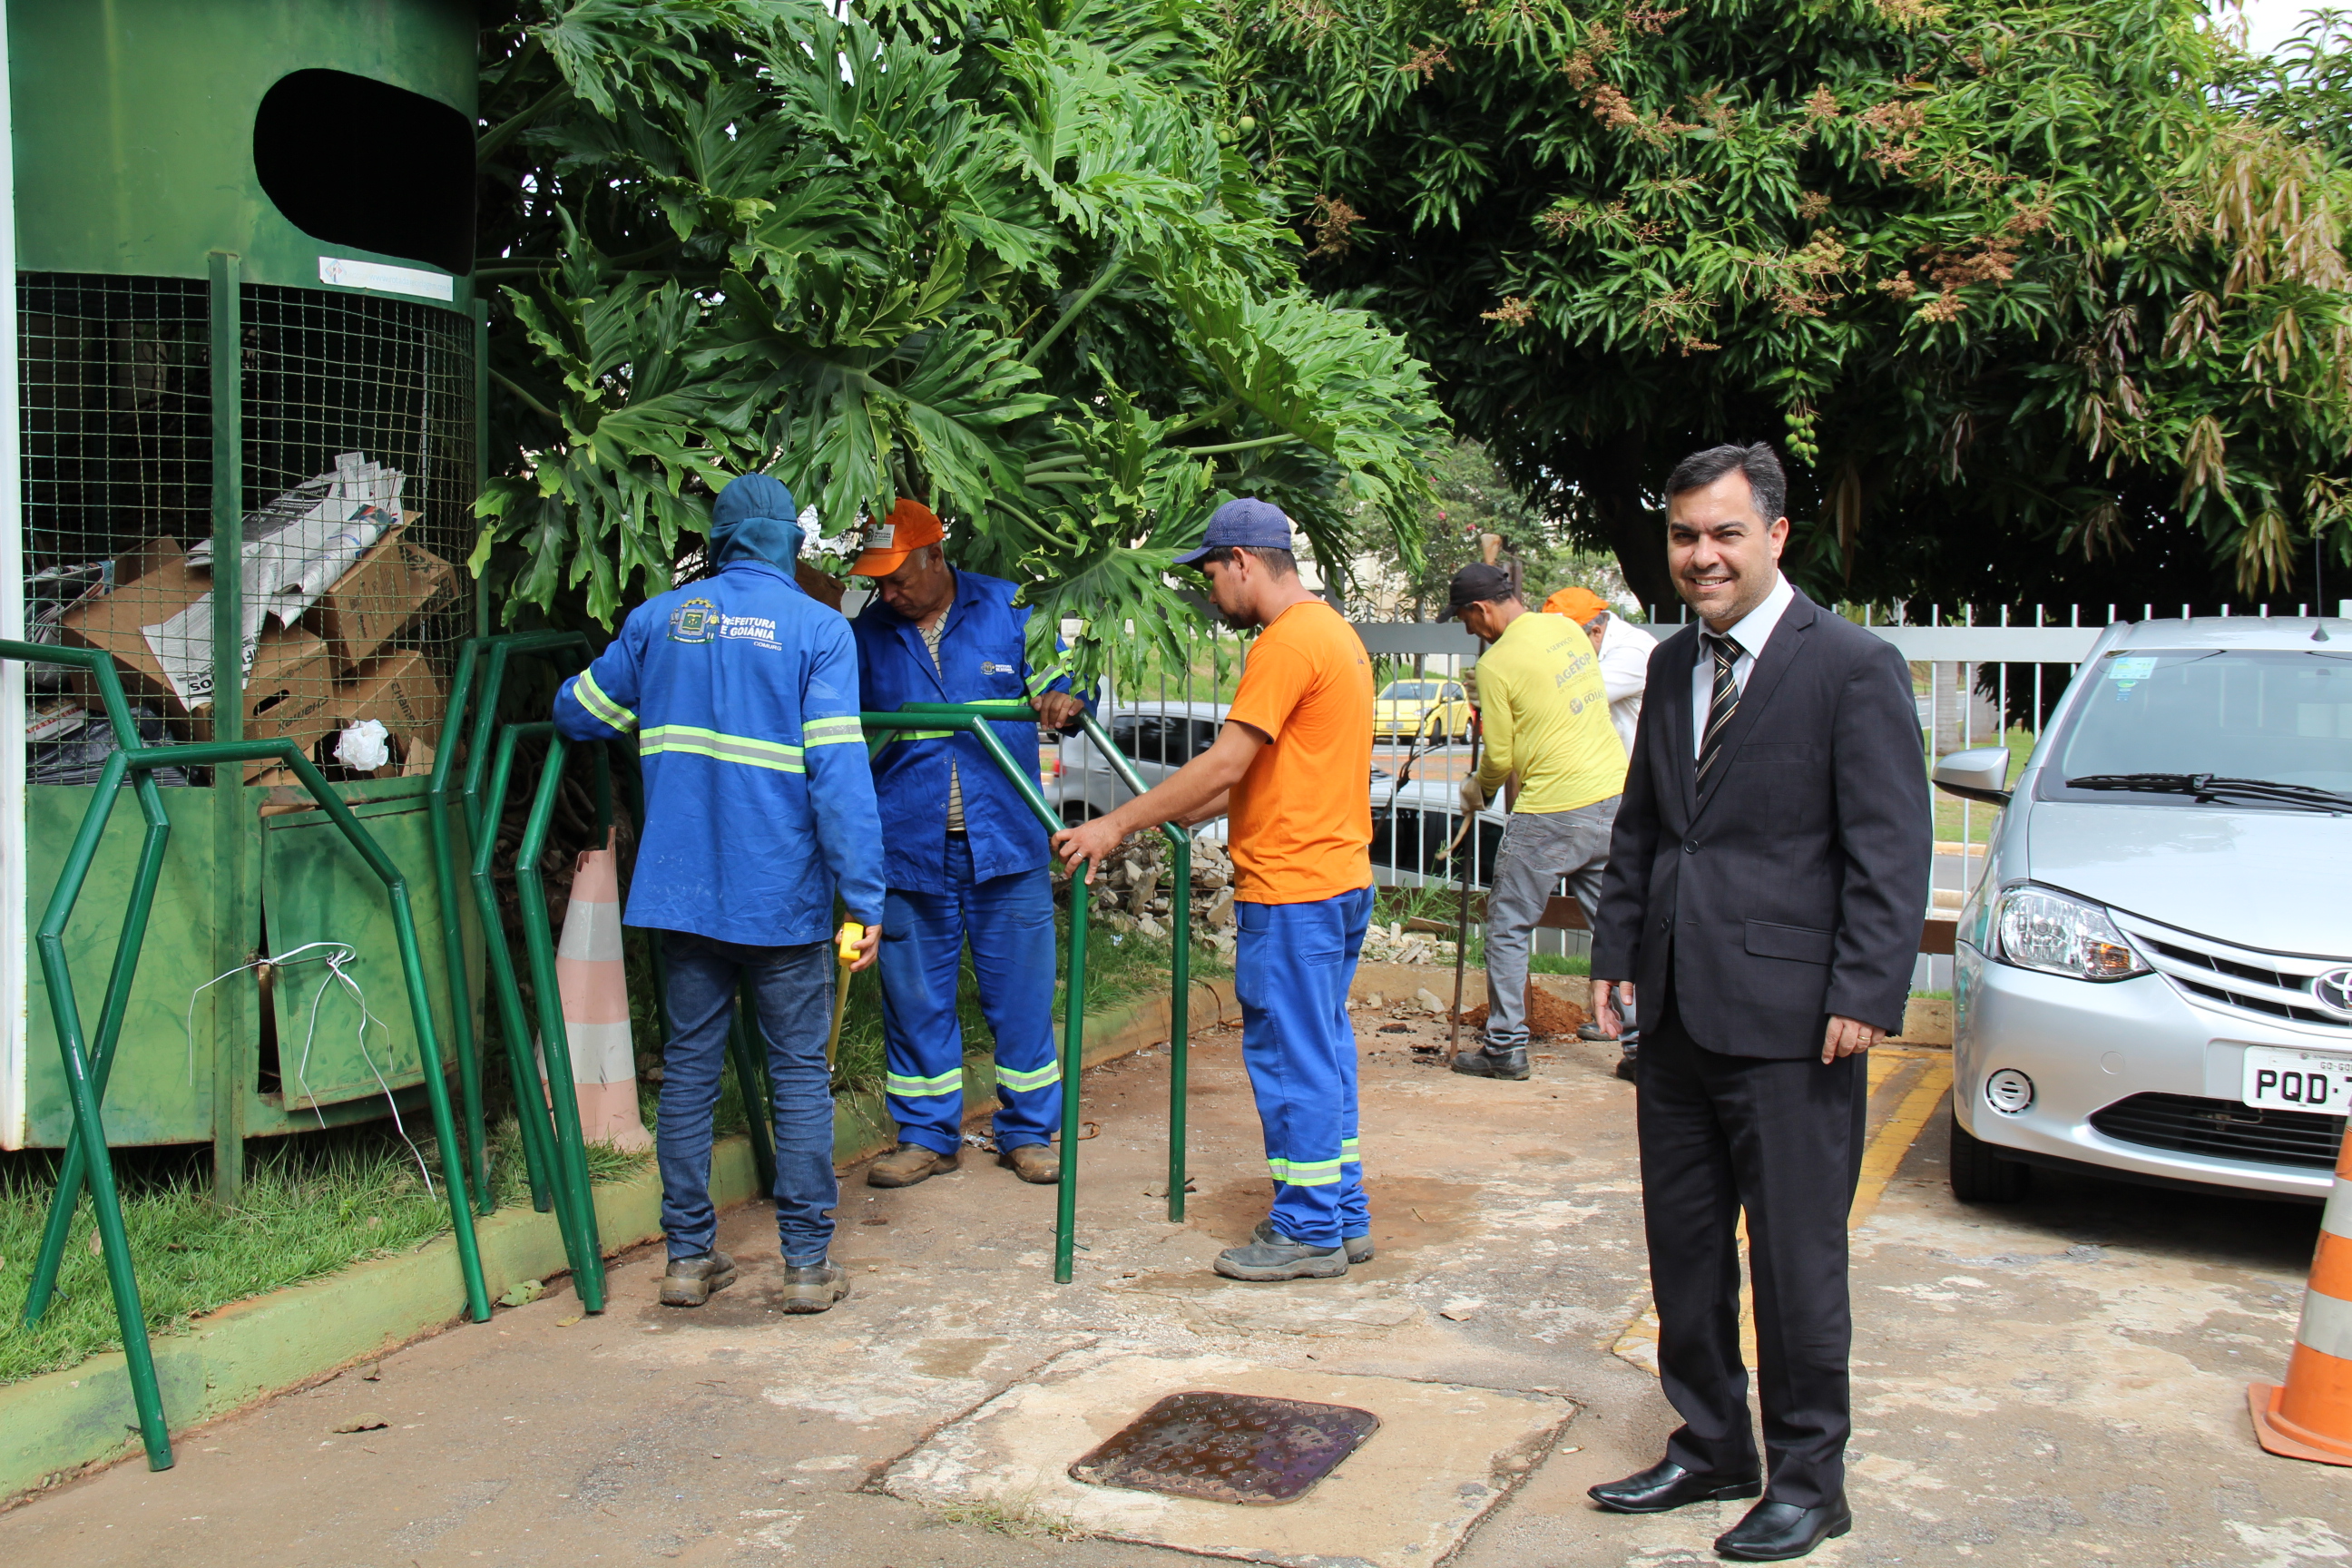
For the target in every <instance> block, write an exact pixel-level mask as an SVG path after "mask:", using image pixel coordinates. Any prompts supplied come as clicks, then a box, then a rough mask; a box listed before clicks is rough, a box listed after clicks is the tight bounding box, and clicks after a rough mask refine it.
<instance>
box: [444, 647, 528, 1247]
mask: <svg viewBox="0 0 2352 1568" xmlns="http://www.w3.org/2000/svg"><path fill="white" fill-rule="evenodd" d="M480 652H481V649H480V647H479V639H478V638H473V637H468V638H467V640H466V641H465V643H464V644H463V645H462V646H461V647H459V648H458V650H457V674H456V675H455V677H453V678H452V679H451V680H450V682H449V710H448V712H447V714H446V716H445V717H444V718H443V719H442V721H441V737H440V742H439V749H438V750H436V752H434V753H433V776H432V779H431V780H430V781H429V782H428V784H427V786H426V788H425V826H426V827H427V828H428V829H429V830H430V833H431V836H432V841H433V879H434V883H435V889H434V890H435V895H436V899H437V900H438V901H439V903H440V906H441V962H442V964H443V966H444V968H445V969H446V972H447V974H448V996H449V1034H450V1037H451V1039H452V1040H453V1041H454V1042H455V1043H456V1045H457V1072H458V1082H459V1084H460V1086H461V1088H462V1089H463V1092H464V1094H465V1099H466V1156H467V1174H468V1175H470V1176H471V1177H472V1179H473V1183H474V1194H475V1202H474V1206H475V1210H476V1212H478V1213H480V1214H488V1213H489V1212H490V1209H491V1207H492V1204H491V1200H490V1156H489V1138H488V1130H487V1129H486V1127H485V1126H484V1121H483V1115H482V1055H481V1042H480V1041H478V1040H477V1039H476V1038H475V1037H474V1008H473V999H474V989H473V979H472V976H471V975H469V974H468V973H467V968H466V930H465V925H464V922H463V920H462V918H461V916H460V913H459V909H460V902H459V900H458V896H457V857H456V851H455V848H454V847H453V846H452V845H451V843H450V835H449V775H450V771H451V766H452V764H453V763H455V762H456V760H457V740H458V737H459V736H460V735H462V734H463V733H464V731H463V729H462V728H461V726H462V725H463V724H464V723H465V713H466V702H467V699H468V698H469V697H471V696H472V695H473V689H474V663H475V660H476V658H478V656H479V654H480ZM527 1146H528V1142H527V1140H526V1147H527ZM538 1183H539V1173H537V1172H535V1171H534V1172H533V1173H531V1194H532V1197H533V1198H534V1200H535V1199H536V1198H537V1196H538V1193H539V1186H538ZM541 1206H542V1207H543V1206H544V1205H541Z"/></svg>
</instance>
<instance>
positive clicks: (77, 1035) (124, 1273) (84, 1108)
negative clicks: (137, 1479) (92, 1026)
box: [34, 751, 172, 1470]
mask: <svg viewBox="0 0 2352 1568" xmlns="http://www.w3.org/2000/svg"><path fill="white" fill-rule="evenodd" d="M130 765H131V752H127V751H120V752H115V753H114V754H113V755H112V756H110V757H109V758H107V759H106V766H105V768H104V769H103V770H102V771H101V772H100V774H99V779H98V794H97V795H96V796H95V798H93V799H92V800H91V801H90V803H89V809H88V810H86V811H84V812H83V813H82V819H81V828H80V830H79V832H77V833H76V834H75V835H74V841H73V847H72V848H71V849H70V850H68V852H67V855H66V864H65V868H64V869H63V870H62V871H61V872H59V874H58V885H57V888H56V889H55V890H54V891H52V892H51V893H50V894H49V905H48V909H47V911H46V912H44V913H43V915H42V916H41V923H40V926H39V928H38V930H37V933H36V935H35V938H34V945H35V947H36V949H37V952H39V955H40V961H41V977H42V979H43V980H44V982H46V983H47V986H48V992H49V1013H50V1016H51V1018H52V1019H53V1020H54V1022H55V1023H56V1026H57V1033H58V1056H59V1057H60V1058H62V1060H63V1062H64V1065H65V1073H66V1091H67V1095H68V1099H69V1100H71V1102H72V1105H73V1112H74V1126H75V1128H76V1130H77V1131H79V1134H80V1138H81V1144H82V1147H83V1148H85V1149H87V1150H89V1194H90V1206H91V1208H92V1209H94V1210H95V1211H96V1215H97V1220H98V1236H99V1243H100V1250H101V1251H102V1253H103V1254H104V1257H105V1259H106V1281H107V1285H108V1287H109V1289H110V1290H111V1291H112V1293H113V1296H114V1317H115V1322H116V1325H117V1327H118V1328H119V1329H120V1330H121V1334H122V1353H123V1361H124V1371H125V1372H126V1373H128V1374H129V1376H130V1380H131V1405H132V1407H133V1408H134V1409H136V1410H137V1412H138V1415H139V1436H140V1440H141V1442H142V1444H143V1445H144V1446H145V1447H146V1450H147V1468H150V1469H153V1470H168V1469H170V1468H172V1432H171V1427H170V1426H169V1424H168V1423H167V1422H166V1421H165V1420H164V1418H163V1390H162V1389H161V1388H160V1387H159V1386H158V1385H157V1384H156V1382H155V1354H154V1351H153V1349H152V1347H151V1346H150V1345H149V1344H148V1342H147V1314H146V1310H145V1309H144V1308H143V1307H142V1305H141V1304H140V1300H139V1278H138V1275H137V1273H136V1271H135V1270H133V1269H132V1268H131V1238H130V1237H129V1236H128V1235H126V1234H125V1233H124V1231H123V1228H122V1201H121V1195H120V1194H118V1193H117V1192H116V1190H115V1185H114V1154H113V1152H112V1151H111V1150H110V1149H109V1148H108V1147H107V1143H106V1124H105V1122H104V1121H103V1120H102V1119H101V1118H100V1111H99V1100H100V1095H99V1093H98V1090H97V1087H96V1086H95V1085H94V1084H93V1083H92V1082H91V1079H90V1071H89V1059H88V1058H87V1057H85V1056H84V1054H83V1051H82V1034H81V1014H80V1010H79V1007H77V1006H76V1005H75V1002H74V991H73V975H72V973H71V971H70V970H69V968H68V965H67V963H66V952H65V940H64V933H65V929H66V924H67V922H68V921H70V920H71V919H72V918H73V907H74V903H75V900H78V899H79V897H80V896H81V889H82V884H83V883H84V882H85V881H86V880H88V879H89V868H90V863H91V861H92V860H94V859H95V858H97V856H98V845H99V840H100V837H101V836H102V835H103V834H104V833H105V831H106V824H107V819H108V818H109V817H110V816H113V814H114V801H115V795H116V793H117V792H118V791H119V790H121V787H122V780H123V776H124V774H125V773H128V772H129V770H130ZM34 1284H35V1286H36V1287H37V1288H40V1289H42V1290H43V1294H44V1296H45V1297H46V1295H47V1292H48V1291H49V1290H52V1289H55V1288H56V1285H57V1273H56V1268H55V1265H54V1264H52V1266H51V1268H50V1269H49V1271H48V1273H47V1276H46V1277H42V1276H38V1275H37V1276H36V1278H35V1280H34Z"/></svg>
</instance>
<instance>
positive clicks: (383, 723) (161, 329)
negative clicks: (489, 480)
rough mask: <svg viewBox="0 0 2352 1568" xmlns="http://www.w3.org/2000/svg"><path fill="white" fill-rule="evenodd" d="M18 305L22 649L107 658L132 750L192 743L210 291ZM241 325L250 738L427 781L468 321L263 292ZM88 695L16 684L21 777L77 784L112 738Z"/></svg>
mask: <svg viewBox="0 0 2352 1568" xmlns="http://www.w3.org/2000/svg"><path fill="white" fill-rule="evenodd" d="M18 289H19V297H18V310H19V323H20V327H19V331H20V342H19V353H20V360H21V366H22V377H23V382H22V384H23V420H24V425H23V437H24V454H25V457H24V511H25V529H26V542H25V553H26V596H27V603H26V622H27V625H28V627H29V629H30V633H31V635H32V636H33V637H35V638H36V639H37V640H47V641H58V642H64V643H68V644H71V645H75V646H79V647H96V648H99V649H100V650H102V651H105V652H107V653H109V654H110V655H111V656H112V657H113V658H114V661H115V664H116V667H117V668H118V669H119V670H120V671H121V675H122V677H123V680H124V684H125V686H126V687H127V688H128V689H129V690H130V691H131V696H132V700H133V701H134V703H135V704H136V705H137V707H138V709H139V721H140V725H141V730H142V735H143V736H144V738H145V739H146V740H147V741H148V742H150V743H161V742H172V741H194V740H204V739H207V738H209V737H210V736H211V735H212V733H213V723H212V714H213V711H214V700H213V687H214V683H215V679H216V678H218V676H219V675H220V673H221V671H222V669H223V668H226V666H227V665H228V663H229V661H228V660H227V659H226V658H220V657H216V655H215V649H214V646H213V616H212V590H213V582H214V572H215V563H214V562H213V560H212V548H211V534H212V529H213V519H212V483H211V478H212V471H211V465H212V438H213V430H212V417H211V397H210V388H211V381H210V374H211V371H210V357H211V356H210V352H209V315H208V305H207V290H206V288H205V285H204V284H203V283H201V282H198V281H194V280H184V279H147V278H112V277H87V276H77V275H64V274H54V273H47V274H44V273H36V274H26V275H22V276H21V277H20V278H19V280H18ZM242 306H243V315H244V327H243V335H242V353H243V360H244V363H243V366H242V384H243V405H244V406H243V431H244V473H243V476H242V477H243V480H244V496H245V501H246V506H247V514H246V518H245V527H244V535H245V538H244V553H243V560H242V562H241V564H240V568H239V582H240V587H241V594H242V599H243V607H244V620H243V626H242V633H243V636H242V639H241V647H240V649H239V650H237V654H236V658H237V662H238V665H239V666H240V667H241V668H242V669H243V671H244V676H243V684H244V694H245V726H244V727H245V732H246V734H247V737H248V738H273V739H274V738H279V737H284V738H289V739H292V740H294V741H296V742H299V743H300V744H301V745H303V746H304V747H305V749H306V750H309V751H310V752H311V753H312V755H313V756H314V757H315V758H316V759H317V760H318V761H320V763H322V764H323V765H327V766H329V767H330V768H331V769H332V770H333V771H334V773H337V774H340V775H341V776H355V775H362V774H373V775H378V776H383V775H386V774H390V773H400V772H404V771H407V772H423V771H425V770H426V769H429V767H430V765H431V758H430V751H429V747H430V743H431V742H430V736H431V735H432V734H433V733H434V732H435V731H436V727H437V725H438V721H439V717H440V711H441V707H442V702H443V690H444V682H445V679H446V668H447V664H448V654H449V651H450V648H451V645H452V644H454V643H455V642H456V641H457V639H458V638H459V637H462V636H464V635H465V631H466V629H467V627H466V621H465V618H464V616H463V613H462V605H461V599H462V594H461V579H460V577H459V575H458V573H457V567H456V564H455V559H456V557H457V555H458V554H459V553H460V552H462V551H463V550H464V549H465V547H466V544H467V539H468V537H469V530H468V528H467V517H468V515H469V512H470V503H471V500H472V495H473V482H474V481H473V476H474V407H473V403H474V379H473V369H472V323H471V322H470V321H467V320H466V319H465V318H463V317H460V316H457V315H453V314H451V313H449V312H446V311H442V310H434V309H432V308H430V307H428V306H424V305H420V304H414V303H410V302H407V301H403V300H381V299H375V298H372V297H368V296H363V295H354V294H338V293H331V292H327V291H325V290H320V289H285V288H278V287H272V286H266V285H247V287H246V288H245V289H244V291H243V298H242ZM88 697H89V694H88V693H87V692H82V691H78V690H76V689H73V688H72V687H71V686H70V685H69V684H68V683H67V682H65V681H64V680H62V679H58V678H57V677H55V676H53V675H51V676H37V677H36V683H35V688H34V709H33V713H32V717H31V722H30V726H29V728H30V734H29V736H28V739H29V741H30V742H31V745H32V751H31V756H30V782H32V783H35V784H78V783H89V782H91V781H92V780H94V779H95V777H96V776H97V772H98V769H99V767H100V765H102V763H103V761H104V753H105V751H106V750H107V749H109V748H110V744H111V742H110V740H109V739H108V737H107V736H106V735H105V734H104V732H103V727H102V726H101V725H98V724H93V723H92V722H91V721H90V714H89V704H88ZM255 776H261V775H260V774H259V773H256V775H255ZM158 777H159V779H160V780H161V781H162V782H163V783H166V784H180V783H188V782H200V781H197V780H191V779H190V778H189V777H187V776H185V775H183V774H181V773H172V772H166V773H161V774H159V775H158Z"/></svg>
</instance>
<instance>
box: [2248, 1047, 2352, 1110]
mask: <svg viewBox="0 0 2352 1568" xmlns="http://www.w3.org/2000/svg"><path fill="white" fill-rule="evenodd" d="M2242 1094H2243V1098H2244V1100H2245V1102H2246V1103H2247V1104H2248V1105H2251V1106H2254V1107H2256V1108H2258V1109H2262V1110H2309V1111H2315V1112H2317V1113H2319V1114H2321V1115H2323V1116H2342V1115H2345V1114H2346V1113H2347V1112H2352V1057H2332V1056H2328V1055H2326V1053H2324V1052H2321V1051H2283V1050H2279V1049H2277V1048H2276V1047H2271V1046H2248V1047H2246V1066H2245V1079H2244V1081H2243V1086H2242Z"/></svg>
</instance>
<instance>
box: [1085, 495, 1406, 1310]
mask: <svg viewBox="0 0 2352 1568" xmlns="http://www.w3.org/2000/svg"><path fill="white" fill-rule="evenodd" d="M1176 564H1177V565H1180V566H1190V565H1194V564H1198V565H1199V566H1200V568H1201V570H1202V572H1203V573H1205V574H1207V575H1208V579H1209V597H1210V599H1211V600H1212V601H1213V603H1214V604H1215V605H1216V606H1217V611H1218V613H1219V614H1220V615H1222V616H1224V618H1225V624H1226V625H1228V626H1232V627H1234V629H1235V630H1237V631H1240V630H1246V629H1249V628H1251V627H1262V628H1264V629H1263V630H1261V631H1260V632H1259V633H1258V637H1257V640H1256V642H1255V644H1254V645H1253V646H1252V647H1251V648H1250V652H1249V660H1248V663H1247V664H1246V665H1245V666H1244V668H1243V671H1242V682H1241V688H1240V689H1239V690H1238V691H1236V692H1235V693H1234V703H1233V708H1232V710H1230V711H1229V712H1227V714H1226V715H1225V726H1224V728H1223V730H1222V731H1219V733H1218V736H1217V740H1216V743H1215V744H1214V745H1213V746H1211V747H1210V748H1209V749H1208V750H1207V751H1205V752H1202V753H1201V754H1200V755H1199V756H1197V757H1195V758H1193V759H1192V761H1191V762H1189V763H1185V764H1184V766H1183V767H1181V768H1180V769H1178V770H1177V771H1176V772H1175V773H1173V774H1171V776H1170V777H1168V778H1167V779H1166V780H1164V781H1162V782H1161V783H1160V785H1159V786H1158V787H1157V788H1155V789H1153V790H1151V791H1150V793H1148V794H1145V795H1138V796H1137V797H1136V798H1135V799H1133V800H1130V801H1129V802H1128V803H1127V804H1126V805H1122V806H1120V807H1118V809H1117V810H1115V811H1111V812H1108V813H1107V814H1105V815H1104V816H1097V817H1096V818H1094V819H1093V820H1092V821H1090V822H1085V823H1081V824H1080V825H1078V826H1076V827H1072V828H1068V829H1066V830H1065V831H1063V832H1061V833H1057V834H1055V836H1054V847H1055V850H1056V851H1057V852H1058V853H1060V854H1061V855H1062V857H1063V858H1065V859H1066V861H1068V862H1069V864H1070V865H1071V866H1072V867H1073V868H1076V865H1077V864H1078V862H1080V861H1082V860H1083V861H1086V862H1087V879H1089V880H1090V881H1091V880H1092V879H1093V875H1094V870H1093V866H1094V863H1095V862H1097V861H1099V860H1100V859H1101V858H1103V857H1104V856H1106V855H1108V854H1110V853H1111V852H1112V851H1113V850H1115V849H1117V848H1118V846H1119V843H1120V841H1121V840H1123V839H1124V838H1126V837H1127V836H1128V835H1129V834H1130V833H1135V832H1138V831H1140V830H1142V829H1145V828H1150V827H1156V826H1159V825H1160V824H1161V823H1163V822H1175V823H1181V824H1182V825H1184V826H1192V824H1194V823H1198V822H1205V821H1207V820H1208V819H1209V818H1211V817H1213V816H1220V815H1223V816H1229V817H1230V818H1231V824H1230V839H1231V844H1230V847H1231V849H1232V851H1233V857H1234V905H1235V911H1234V912H1235V915H1236V917H1237V919H1238V921H1239V924H1240V932H1239V942H1238V946H1237V948H1236V950H1235V952H1234V991H1235V993H1236V994H1238V995H1239V996H1240V999H1241V1004H1242V1060H1243V1063H1244V1066H1246V1067H1247V1068H1248V1069H1249V1076H1250V1088H1251V1089H1253V1090H1254V1091H1255V1094H1256V1097H1257V1112H1258V1120H1259V1121H1260V1122H1261V1123H1262V1124H1263V1126H1264V1128H1265V1158H1266V1164H1267V1166H1268V1168H1269V1169H1270V1170H1271V1171H1272V1173H1273V1175H1274V1192H1275V1197H1274V1207H1273V1212H1272V1213H1271V1214H1270V1215H1268V1216H1267V1217H1266V1220H1265V1223H1264V1224H1262V1225H1260V1226H1258V1227H1257V1234H1256V1236H1255V1238H1254V1239H1253V1240H1252V1241H1251V1242H1250V1243H1249V1244H1248V1245H1247V1246H1245V1247H1229V1248H1227V1249H1226V1250H1225V1251H1223V1252H1221V1253H1219V1254H1218V1255H1217V1264H1216V1268H1217V1272H1218V1273H1220V1274H1223V1275H1224V1276H1226V1277H1227V1278H1228V1279H1264V1280H1274V1279H1337V1278H1339V1277H1340V1276H1342V1275H1345V1274H1346V1273H1347V1272H1348V1265H1349V1264H1350V1263H1367V1262H1370V1260H1371V1257H1372V1241H1371V1212H1370V1209H1369V1208H1368V1207H1367V1206H1366V1205H1365V1202H1364V1175H1363V1164H1362V1162H1361V1161H1360V1158H1359V1157H1358V1155H1357V1152H1356V1032H1355V1027H1354V1026H1353V1025H1352V1024H1351V1023H1350V1022H1349V1018H1348V987H1349V984H1350V983H1352V982H1353V980H1354V979H1355V975H1356V955H1357V954H1358V953H1359V952H1361V951H1362V949H1363V945H1364V928H1365V926H1366V925H1367V923H1369V922H1370V919H1371V913H1372V863H1371V856H1370V845H1371V840H1372V805H1371V791H1370V776H1371V766H1372V665H1371V660H1370V658H1367V657H1366V656H1365V653H1364V645H1363V642H1362V640H1361V639H1360V638H1359V637H1357V636H1356V633H1355V629H1354V628H1353V627H1351V626H1349V625H1348V623H1347V621H1346V620H1345V619H1343V618H1342V617H1341V616H1340V615H1339V611H1337V610H1335V609H1333V608H1332V607H1331V606H1330V605H1327V604H1325V603H1324V602H1323V600H1322V599H1320V598H1319V597H1318V596H1317V595H1316V594H1315V593H1314V591H1313V590H1312V589H1309V588H1308V587H1307V585H1306V584H1304V583H1302V582H1300V581H1299V578H1298V566H1297V561H1296V560H1295V559H1294V558H1293V557H1292V555H1291V551H1290V520H1289V519H1288V518H1286V517H1285V516H1284V515H1283V514H1282V511H1281V509H1279V508H1278V507H1275V506H1271V505H1269V504H1267V503H1266V502H1265V501H1262V500H1250V499H1244V500H1234V501H1227V502H1226V503H1225V504H1224V505H1223V506H1221V507H1219V508H1218V509H1217V510H1216V513H1215V515H1214V516H1213V517H1211V518H1210V519H1209V528H1208V534H1207V537H1206V540H1205V542H1203V543H1202V547H1201V548H1200V549H1198V550H1195V551H1193V552H1192V553H1190V554H1188V555H1180V556H1178V557H1177V558H1176Z"/></svg>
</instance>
